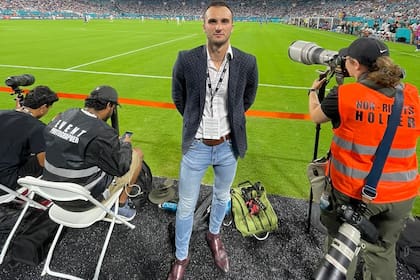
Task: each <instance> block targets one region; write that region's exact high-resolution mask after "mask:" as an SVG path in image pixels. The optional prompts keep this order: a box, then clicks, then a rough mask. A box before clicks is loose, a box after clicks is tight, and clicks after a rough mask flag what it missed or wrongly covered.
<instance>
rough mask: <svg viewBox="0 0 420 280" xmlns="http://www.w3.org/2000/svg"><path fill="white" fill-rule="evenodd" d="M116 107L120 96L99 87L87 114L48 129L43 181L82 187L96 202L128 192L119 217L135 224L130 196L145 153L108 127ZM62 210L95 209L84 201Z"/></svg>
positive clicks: (61, 118) (62, 117) (76, 113)
mask: <svg viewBox="0 0 420 280" xmlns="http://www.w3.org/2000/svg"><path fill="white" fill-rule="evenodd" d="M117 105H118V94H117V92H116V90H115V89H114V88H112V87H110V86H99V87H97V88H95V89H94V90H93V91H92V92H91V94H90V95H89V96H88V97H87V98H86V100H85V108H84V109H69V110H67V111H65V112H63V113H61V114H59V115H58V116H57V117H56V118H55V119H54V120H53V121H52V122H51V123H50V124H48V126H47V128H46V129H45V140H46V159H45V168H44V173H43V179H45V180H50V181H59V182H72V183H77V184H80V185H82V186H84V187H85V188H87V189H88V190H89V191H90V192H91V194H92V195H93V196H94V197H95V198H97V199H98V200H104V199H107V198H108V197H109V196H110V194H112V193H113V192H114V191H115V190H117V189H120V188H123V187H126V189H125V191H123V192H122V193H121V196H120V207H119V210H118V214H119V215H120V216H122V217H125V218H126V219H127V220H131V219H133V218H134V216H135V214H136V211H135V209H134V204H133V203H130V200H129V199H128V193H129V192H130V191H131V186H132V185H133V184H134V183H135V181H136V179H137V177H138V175H139V173H140V170H141V165H142V160H143V153H142V151H141V150H140V149H139V148H132V147H131V137H129V136H125V138H124V139H120V138H119V136H118V133H117V131H116V130H115V129H114V128H112V127H111V126H109V125H108V124H107V123H106V121H107V120H108V119H109V118H110V117H111V116H112V114H113V112H114V110H115V107H116V106H117ZM60 205H61V206H62V207H64V208H66V207H67V208H68V209H73V210H75V209H86V208H89V207H92V204H90V203H89V202H85V201H77V202H74V201H72V202H66V203H63V202H61V204H60Z"/></svg>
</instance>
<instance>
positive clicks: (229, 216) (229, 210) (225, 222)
mask: <svg viewBox="0 0 420 280" xmlns="http://www.w3.org/2000/svg"><path fill="white" fill-rule="evenodd" d="M232 220H233V219H232V200H231V199H229V201H228V202H227V204H226V209H225V218H224V220H223V225H224V226H226V227H227V226H230V225H231V224H232Z"/></svg>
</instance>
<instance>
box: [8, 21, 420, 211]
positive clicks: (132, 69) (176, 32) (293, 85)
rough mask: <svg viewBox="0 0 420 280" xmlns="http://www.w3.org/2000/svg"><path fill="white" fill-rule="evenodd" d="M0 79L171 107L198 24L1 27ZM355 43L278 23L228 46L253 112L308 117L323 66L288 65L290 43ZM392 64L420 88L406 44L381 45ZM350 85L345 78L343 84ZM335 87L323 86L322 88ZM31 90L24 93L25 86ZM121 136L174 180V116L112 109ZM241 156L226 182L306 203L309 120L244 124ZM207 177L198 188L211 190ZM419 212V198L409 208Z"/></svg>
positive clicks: (177, 133)
mask: <svg viewBox="0 0 420 280" xmlns="http://www.w3.org/2000/svg"><path fill="white" fill-rule="evenodd" d="M0 36H1V42H0V46H1V47H0V80H1V81H2V83H1V84H0V87H3V91H5V87H6V86H5V85H4V83H3V81H4V80H5V79H6V78H7V77H8V76H12V75H20V74H24V73H30V74H32V75H34V76H35V77H36V82H35V84H34V86H35V85H48V86H50V87H51V88H52V89H53V90H55V91H57V92H63V93H77V94H88V93H89V92H90V91H91V90H92V89H93V88H94V87H96V86H97V85H101V84H108V85H111V86H113V87H115V88H116V89H117V90H118V92H119V94H120V97H123V98H130V99H136V100H143V101H155V102H164V103H172V99H171V72H172V66H173V63H174V62H175V59H176V57H177V53H178V51H180V50H184V49H190V48H193V47H195V46H198V45H200V44H203V43H204V42H205V35H204V33H203V31H202V23H201V22H187V23H185V24H183V25H179V26H178V25H176V23H172V22H171V23H166V22H163V21H162V22H161V21H149V22H147V21H146V22H144V23H142V22H140V21H137V20H130V21H125V20H121V21H114V22H110V21H107V20H104V21H96V20H92V21H91V22H89V23H87V24H85V23H83V21H81V20H80V21H76V20H61V21H50V20H45V21H38V20H31V21H25V20H22V21H11V20H1V21H0ZM354 39H355V37H354V36H350V35H343V34H336V33H332V32H326V31H316V30H312V29H305V28H298V27H294V26H287V25H282V24H262V25H260V24H259V23H241V22H238V23H235V28H234V32H233V34H232V38H231V42H232V45H233V46H236V47H238V48H240V49H242V50H244V51H247V52H250V53H252V54H254V55H255V56H256V57H257V61H258V66H259V78H260V81H259V82H260V85H259V88H258V94H257V99H256V102H255V104H254V106H253V107H252V108H251V109H253V110H261V111H269V112H285V113H300V114H306V113H307V95H306V93H307V88H308V87H310V86H311V83H312V81H313V80H314V79H315V78H317V77H318V73H317V72H316V70H325V69H326V67H325V66H323V65H304V64H300V63H297V62H293V61H291V60H290V59H289V58H288V52H287V50H288V47H289V45H290V44H291V43H292V42H293V41H295V40H305V41H311V42H315V43H317V44H318V45H320V46H321V47H323V48H325V49H330V50H338V49H340V48H342V47H345V46H347V45H348V44H349V43H350V42H351V41H353V40H354ZM388 46H389V48H390V51H391V56H392V57H393V59H394V61H396V62H397V63H398V64H400V65H401V66H403V67H404V68H405V69H406V72H407V76H406V79H405V81H406V82H410V83H412V84H414V85H416V86H417V87H420V75H419V72H418V65H420V54H419V53H415V52H414V46H411V45H406V44H400V43H388ZM349 81H350V80H349ZM334 84H335V80H334V79H332V80H331V82H330V84H329V85H328V87H327V88H331V87H332V86H333V85H334ZM32 87H33V86H30V87H27V88H32ZM0 94H1V95H2V96H1V99H0V109H10V108H13V107H14V101H13V97H12V96H10V95H8V94H7V93H5V92H1V93H0ZM81 106H83V102H82V100H76V99H65V98H62V99H61V100H60V101H59V102H58V103H56V104H55V105H54V107H53V108H52V110H50V113H49V114H48V115H47V116H46V117H44V118H43V121H45V122H48V121H49V120H51V118H52V117H53V116H54V115H55V114H57V113H58V112H60V111H63V110H65V109H67V108H70V107H81ZM119 125H120V131H121V132H123V131H124V130H132V131H134V135H133V141H134V144H135V145H136V146H140V147H141V148H142V150H143V151H144V153H145V160H146V162H147V163H148V164H149V165H150V167H151V169H152V172H153V175H154V176H166V177H172V178H177V177H178V168H179V161H180V158H181V150H180V145H181V138H180V137H181V116H180V115H179V114H178V112H177V111H176V110H174V109H168V108H159V107H158V108H156V107H151V106H137V105H124V104H123V106H122V107H121V108H120V109H119ZM247 128H248V144H249V149H248V153H247V155H246V157H245V158H244V159H241V160H240V161H239V166H238V172H237V175H236V179H235V182H234V183H235V184H237V183H239V182H241V181H245V180H251V181H257V180H259V181H261V182H262V183H263V184H264V185H265V186H266V188H267V189H268V191H269V192H270V193H273V194H279V195H283V196H289V197H296V198H307V197H308V193H309V184H308V180H307V178H306V165H307V163H308V162H309V161H311V159H312V157H313V151H314V143H315V125H314V124H313V123H312V122H310V121H308V120H294V119H287V118H263V117H251V116H249V117H248V118H247ZM321 128H322V129H321V136H320V138H319V144H320V146H319V152H318V154H319V155H323V154H324V153H325V152H326V151H327V150H328V146H329V143H330V138H331V126H330V125H329V124H325V125H322V126H321ZM211 180H212V172H211V171H210V170H209V172H208V173H207V174H206V176H205V178H204V183H209V184H210V183H211ZM414 212H415V213H416V214H420V199H418V200H417V203H416V206H415V210H414Z"/></svg>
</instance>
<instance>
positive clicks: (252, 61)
mask: <svg viewBox="0 0 420 280" xmlns="http://www.w3.org/2000/svg"><path fill="white" fill-rule="evenodd" d="M232 52H233V58H232V59H231V60H230V62H229V81H228V99H227V106H228V119H229V125H230V129H231V139H232V147H233V151H234V153H235V156H236V157H238V156H240V157H244V156H245V152H246V150H247V139H246V127H245V124H246V119H245V112H246V111H247V110H248V109H249V107H251V105H252V103H254V100H255V96H256V93H257V86H258V68H257V61H256V58H255V57H254V56H253V55H250V54H247V53H244V52H243V51H241V50H239V49H237V48H233V47H232ZM206 82H207V52H206V46H205V45H203V46H200V47H197V48H194V49H192V50H188V51H180V52H179V53H178V58H177V60H176V62H175V65H174V67H173V71H172V99H173V102H174V104H175V106H176V108H177V109H178V111H179V112H180V113H181V115H182V116H183V128H182V153H183V154H185V153H186V152H187V151H188V149H189V147H190V145H191V143H192V142H193V140H194V137H195V134H196V133H197V130H198V127H199V125H200V122H201V118H202V116H203V111H204V104H205V100H206V86H207V85H206Z"/></svg>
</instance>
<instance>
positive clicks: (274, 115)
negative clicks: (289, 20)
mask: <svg viewBox="0 0 420 280" xmlns="http://www.w3.org/2000/svg"><path fill="white" fill-rule="evenodd" d="M0 92H6V93H12V92H13V90H12V89H11V88H8V87H0ZM23 92H24V93H27V92H28V90H23ZM57 95H58V97H60V98H66V99H81V100H84V99H85V98H86V97H87V94H79V93H64V92H57ZM118 102H119V103H120V104H127V105H134V106H143V107H154V108H164V109H175V105H174V104H172V103H167V102H158V101H150V100H138V99H131V98H119V99H118ZM246 115H247V116H249V117H257V118H270V119H293V120H310V117H309V115H308V114H299V113H286V112H272V111H260V110H249V111H248V112H246Z"/></svg>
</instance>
